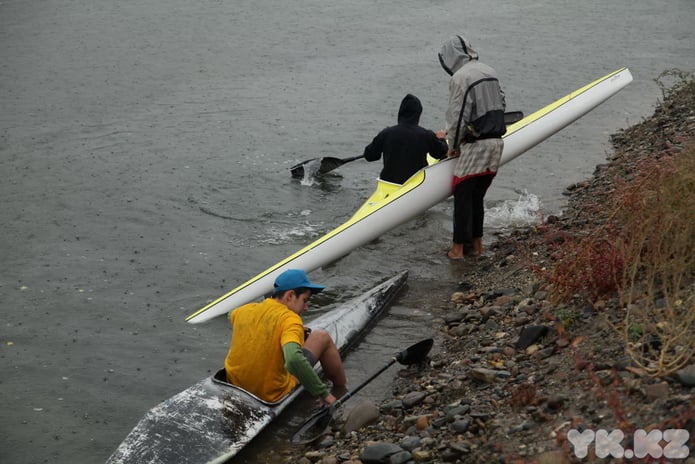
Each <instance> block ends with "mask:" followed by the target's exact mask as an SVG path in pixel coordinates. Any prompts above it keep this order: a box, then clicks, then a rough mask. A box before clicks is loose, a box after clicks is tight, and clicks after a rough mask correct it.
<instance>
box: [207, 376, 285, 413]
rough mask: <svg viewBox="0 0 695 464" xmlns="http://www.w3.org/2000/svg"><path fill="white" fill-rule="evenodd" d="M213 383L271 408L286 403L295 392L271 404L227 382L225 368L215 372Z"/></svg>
mask: <svg viewBox="0 0 695 464" xmlns="http://www.w3.org/2000/svg"><path fill="white" fill-rule="evenodd" d="M212 381H213V382H214V383H216V384H217V385H220V386H223V387H225V388H229V389H232V390H235V391H237V392H240V393H243V394H244V395H246V396H250V397H251V398H253V399H254V400H256V401H258V402H259V403H263V404H265V405H266V406H270V407H274V406H277V405H279V404H280V403H282V402H283V401H285V399H286V398H287V396H289V395H291V394H292V393H293V392H294V390H293V391H292V392H290V393H289V395H287V396H285V397H284V398H282V399H281V400H280V401H275V402H270V401H265V400H262V399H260V398H259V397H257V396H256V395H254V394H253V393H251V392H249V391H247V390H244V389H243V388H241V387H239V386H237V385H234V384H231V383H229V382H227V372H226V371H225V370H224V367H223V368H222V369H219V370H218V371H217V372H215V375H213V376H212Z"/></svg>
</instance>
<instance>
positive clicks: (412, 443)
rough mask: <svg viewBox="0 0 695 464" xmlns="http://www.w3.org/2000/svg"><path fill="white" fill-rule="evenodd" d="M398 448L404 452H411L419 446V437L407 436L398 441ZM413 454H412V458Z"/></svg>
mask: <svg viewBox="0 0 695 464" xmlns="http://www.w3.org/2000/svg"><path fill="white" fill-rule="evenodd" d="M400 446H401V447H402V448H403V449H405V450H406V451H410V452H412V451H413V450H414V449H415V448H417V447H418V446H420V437H414V436H407V437H403V439H402V440H401V441H400ZM414 455H415V454H414V453H413V456H414Z"/></svg>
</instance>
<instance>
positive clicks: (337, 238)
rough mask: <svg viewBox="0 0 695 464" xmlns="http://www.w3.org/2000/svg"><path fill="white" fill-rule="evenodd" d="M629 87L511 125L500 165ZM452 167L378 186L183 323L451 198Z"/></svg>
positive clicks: (574, 99)
mask: <svg viewBox="0 0 695 464" xmlns="http://www.w3.org/2000/svg"><path fill="white" fill-rule="evenodd" d="M630 82H632V74H631V73H630V70H629V69H627V68H623V69H619V70H617V71H615V72H612V73H610V74H608V75H606V76H604V77H602V78H600V79H597V80H596V81H594V82H592V83H590V84H587V85H586V86H584V87H582V88H580V89H577V90H575V91H574V92H572V93H570V94H568V95H566V96H564V97H562V98H560V99H559V100H556V101H555V102H553V103H551V104H550V105H547V106H546V107H544V108H542V109H540V110H538V111H536V112H535V113H533V114H530V115H528V116H527V117H525V118H524V119H522V120H521V121H519V122H517V123H515V124H512V125H510V126H509V127H508V128H507V133H506V134H505V136H504V151H503V153H502V160H501V165H503V164H506V163H508V162H510V161H511V160H513V159H514V158H516V157H517V156H519V155H521V154H523V153H524V152H526V151H527V150H529V149H530V148H532V147H534V146H535V145H537V144H539V143H540V142H542V141H543V140H545V139H547V138H548V137H550V136H551V135H553V134H555V133H556V132H558V131H559V130H561V129H563V128H564V127H566V126H568V125H569V124H571V123H573V122H574V121H576V120H577V119H579V118H580V117H582V116H584V115H585V114H586V113H588V112H589V111H591V110H592V109H594V108H595V107H596V106H598V105H600V104H601V103H603V102H604V101H606V100H607V99H608V98H610V97H611V96H612V95H614V94H615V93H617V92H618V91H619V90H620V89H622V88H623V87H625V86H626V85H627V84H629V83H630ZM454 164H455V160H454V159H447V160H443V161H440V162H438V163H435V164H433V165H431V166H428V167H426V168H424V169H422V170H420V171H419V172H417V173H416V174H414V175H413V177H411V178H410V179H408V180H407V181H406V182H405V183H404V184H403V185H398V184H389V183H387V182H383V181H379V182H378V186H377V189H376V191H375V193H374V194H373V195H372V196H371V197H370V198H369V199H368V200H367V201H366V202H365V203H364V204H363V205H362V206H361V207H360V208H359V209H358V210H357V212H356V213H355V214H354V215H353V216H352V217H351V218H350V219H349V220H348V221H346V222H345V223H343V224H342V225H340V226H339V227H337V228H335V229H333V230H332V231H331V232H329V233H327V234H326V235H324V236H323V237H321V238H319V239H318V240H316V241H315V242H313V243H311V244H310V245H307V246H306V247H304V248H302V249H301V250H299V251H298V252H296V253H294V254H292V255H291V256H288V257H287V258H285V259H284V260H282V261H280V262H278V263H277V264H275V265H273V266H271V267H269V268H268V269H266V270H265V271H263V272H261V273H260V274H258V275H257V276H255V277H253V278H252V279H250V280H248V281H247V282H245V283H243V284H241V285H239V286H238V287H236V288H235V289H233V290H232V291H230V292H228V293H226V294H225V295H222V296H221V297H219V298H217V299H216V300H214V301H212V302H211V303H209V304H208V305H206V306H205V307H203V308H201V309H199V310H198V311H196V312H195V313H193V314H191V315H190V316H188V317H187V318H186V320H187V321H188V322H191V323H199V322H205V321H208V320H210V319H212V318H214V317H217V316H220V315H223V314H226V313H228V312H229V311H231V310H232V309H234V308H236V307H238V306H241V305H242V304H245V303H248V302H249V301H252V300H255V299H257V298H259V297H261V296H263V295H265V294H267V293H269V292H270V291H272V288H273V282H274V281H275V277H277V276H278V275H279V274H280V273H282V272H283V271H285V270H286V269H290V268H295V269H303V270H304V271H306V272H309V271H311V270H314V269H317V268H319V267H321V266H324V265H326V264H329V263H331V262H333V261H335V260H337V259H338V258H341V257H343V256H345V255H346V254H348V253H349V252H350V251H352V250H353V249H355V248H357V247H359V246H362V245H364V244H366V243H369V242H370V241H371V240H374V239H375V238H377V237H379V236H380V235H381V234H383V233H384V232H387V231H389V230H391V229H393V228H394V227H396V226H398V225H400V224H402V223H404V222H406V221H408V220H410V219H412V218H413V217H415V216H417V215H419V214H422V213H423V212H424V211H426V210H427V209H429V208H431V207H432V206H434V205H436V204H437V203H439V202H441V201H443V200H445V199H446V198H448V197H449V196H450V195H451V185H452V179H453V169H454Z"/></svg>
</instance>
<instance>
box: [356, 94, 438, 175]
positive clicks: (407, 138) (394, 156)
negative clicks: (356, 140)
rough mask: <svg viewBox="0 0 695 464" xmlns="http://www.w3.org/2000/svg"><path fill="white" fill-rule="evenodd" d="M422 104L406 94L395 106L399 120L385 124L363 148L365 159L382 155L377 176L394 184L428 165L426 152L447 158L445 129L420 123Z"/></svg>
mask: <svg viewBox="0 0 695 464" xmlns="http://www.w3.org/2000/svg"><path fill="white" fill-rule="evenodd" d="M421 114H422V104H421V103H420V100H419V99H418V98H417V97H416V96H415V95H411V94H408V95H406V96H405V97H404V98H403V101H401V107H400V109H399V110H398V124H397V125H395V126H391V127H387V128H386V129H384V130H382V131H381V132H379V134H377V136H376V137H374V140H372V143H370V144H369V145H367V147H366V148H365V149H364V158H365V159H366V160H367V161H377V160H379V159H380V158H381V155H382V153H383V155H384V168H383V169H382V170H381V174H380V175H379V178H380V179H381V180H385V181H386V182H392V183H394V184H403V183H404V182H405V181H406V180H408V179H409V178H410V176H412V175H413V174H415V173H416V172H417V171H419V170H420V169H422V168H424V167H425V166H427V154H428V153H429V154H430V156H432V157H433V158H437V159H442V158H446V154H447V152H448V151H449V147H448V145H447V144H446V139H445V137H446V133H445V132H444V131H439V132H437V133H436V134H435V133H434V132H433V131H431V130H428V129H425V128H423V127H420V126H419V122H420V115H421Z"/></svg>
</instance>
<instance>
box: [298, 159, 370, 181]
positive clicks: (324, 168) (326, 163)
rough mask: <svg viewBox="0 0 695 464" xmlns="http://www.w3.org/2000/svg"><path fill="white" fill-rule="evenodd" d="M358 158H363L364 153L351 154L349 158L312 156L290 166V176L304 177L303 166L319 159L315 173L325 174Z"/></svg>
mask: <svg viewBox="0 0 695 464" xmlns="http://www.w3.org/2000/svg"><path fill="white" fill-rule="evenodd" d="M360 158H364V155H360V156H353V157H351V158H343V159H340V158H331V157H330V156H324V157H323V158H312V159H310V160H306V161H302V162H301V163H299V164H296V165H294V166H292V167H291V168H290V172H292V177H298V178H300V179H301V178H302V177H304V166H305V165H307V164H309V163H311V162H315V161H319V160H320V163H321V164H320V166H319V168H318V170H317V171H316V173H317V174H325V173H327V172H329V171H332V170H334V169H336V168H339V167H340V166H342V165H343V164H345V163H349V162H350V161H355V160H358V159H360Z"/></svg>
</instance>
